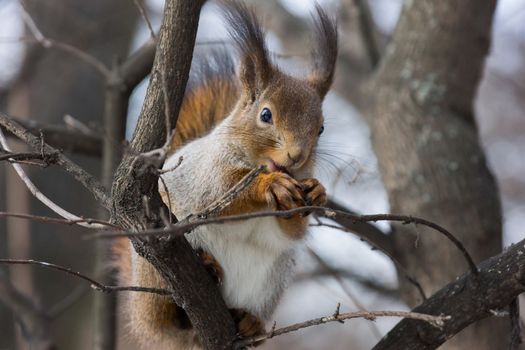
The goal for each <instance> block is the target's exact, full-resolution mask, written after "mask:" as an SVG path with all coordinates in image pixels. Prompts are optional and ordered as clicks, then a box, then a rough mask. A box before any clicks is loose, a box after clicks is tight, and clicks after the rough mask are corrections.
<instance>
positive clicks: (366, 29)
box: [353, 0, 381, 69]
mask: <svg viewBox="0 0 525 350" xmlns="http://www.w3.org/2000/svg"><path fill="white" fill-rule="evenodd" d="M353 1H354V3H355V6H356V7H357V11H358V16H359V31H360V34H361V39H362V43H363V46H364V47H365V51H366V54H367V56H368V61H369V62H370V66H371V67H372V69H373V68H375V67H377V65H378V64H379V61H380V59H381V55H380V52H379V45H378V44H377V40H376V37H375V30H374V28H375V25H374V20H373V18H372V14H371V13H370V8H369V7H368V2H367V0H353Z"/></svg>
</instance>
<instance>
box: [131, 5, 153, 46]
mask: <svg viewBox="0 0 525 350" xmlns="http://www.w3.org/2000/svg"><path fill="white" fill-rule="evenodd" d="M133 2H134V3H135V6H137V9H138V10H139V12H140V15H141V16H142V18H144V21H145V22H146V25H147V26H148V29H149V34H150V36H151V38H152V39H153V40H157V36H156V35H155V31H154V30H153V26H152V25H151V21H150V19H149V17H148V14H147V12H146V9H145V8H144V6H143V5H142V2H141V1H140V0H133Z"/></svg>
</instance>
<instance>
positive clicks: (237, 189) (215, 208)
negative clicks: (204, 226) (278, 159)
mask: <svg viewBox="0 0 525 350" xmlns="http://www.w3.org/2000/svg"><path fill="white" fill-rule="evenodd" d="M265 169H266V166H264V165H261V166H259V167H257V168H254V169H252V170H251V171H250V172H249V173H248V174H246V175H245V176H244V177H243V178H242V179H241V180H240V181H239V182H238V183H237V184H235V186H233V187H232V188H231V189H229V190H228V191H227V192H226V193H225V194H224V195H222V196H221V198H219V199H218V200H216V201H215V202H214V203H212V204H211V205H210V206H208V207H207V208H206V209H204V210H203V211H202V212H200V213H198V214H197V215H195V217H196V218H198V219H206V218H209V217H213V216H215V215H217V214H219V213H220V212H221V211H222V210H224V209H225V208H227V207H228V206H229V205H230V204H231V203H232V201H233V200H234V199H235V197H237V196H238V195H239V193H241V192H242V191H244V189H245V188H246V187H248V186H249V185H250V184H251V183H252V182H253V181H254V180H255V178H256V177H257V176H258V175H259V174H260V173H262V172H263V171H264V170H265Z"/></svg>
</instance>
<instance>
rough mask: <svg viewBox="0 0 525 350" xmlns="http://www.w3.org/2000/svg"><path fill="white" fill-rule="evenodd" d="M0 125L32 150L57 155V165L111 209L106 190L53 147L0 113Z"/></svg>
mask: <svg viewBox="0 0 525 350" xmlns="http://www.w3.org/2000/svg"><path fill="white" fill-rule="evenodd" d="M0 125H2V126H4V127H5V128H6V129H7V130H8V131H9V132H11V133H12V134H13V135H15V136H17V137H18V138H19V139H21V140H22V141H24V142H26V143H27V144H28V145H29V146H30V147H31V148H33V149H34V150H38V151H42V152H44V153H48V154H57V164H58V165H60V166H62V167H63V168H64V170H66V171H67V172H68V173H69V174H70V175H72V176H73V177H74V178H75V179H76V180H77V181H79V182H80V183H81V184H82V185H84V187H85V188H86V189H87V190H89V191H90V192H91V193H92V194H93V195H94V196H95V198H96V199H97V200H98V201H99V202H100V204H102V206H104V207H105V208H107V209H109V208H110V207H111V203H110V199H109V196H108V194H107V192H106V189H105V188H104V187H102V185H101V184H100V183H99V182H98V181H97V180H96V179H95V178H94V177H93V176H92V175H90V174H89V173H88V172H86V171H85V170H84V169H82V168H81V167H79V166H78V165H77V164H75V163H74V162H73V161H71V160H70V159H69V158H67V157H66V156H64V155H63V154H61V153H60V152H58V151H57V150H56V149H54V148H53V147H51V146H49V145H48V144H46V143H45V142H43V141H42V140H41V139H40V138H39V137H36V136H34V135H33V134H31V133H30V132H29V131H27V130H26V129H24V128H23V127H22V126H20V125H19V124H18V123H16V122H15V121H13V120H12V119H11V118H9V117H8V116H7V114H5V113H2V112H0Z"/></svg>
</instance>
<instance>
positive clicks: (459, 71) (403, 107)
mask: <svg viewBox="0 0 525 350" xmlns="http://www.w3.org/2000/svg"><path fill="white" fill-rule="evenodd" d="M495 6H496V1H495V0H491V1H483V2H478V1H475V0H465V1H460V2H458V1H454V0H444V1H436V0H419V1H407V2H405V7H404V9H403V12H402V15H401V18H400V20H399V23H398V25H397V28H396V30H395V33H394V36H393V40H392V42H391V44H390V45H389V47H388V49H387V52H386V55H385V57H384V58H383V61H382V62H381V64H380V66H379V68H378V71H377V73H376V75H375V76H374V78H373V79H372V81H371V82H370V83H369V85H368V89H367V91H368V96H369V98H370V100H369V104H368V107H367V108H366V110H365V115H366V116H367V118H368V122H369V125H370V128H371V131H372V141H373V147H374V150H375V153H376V155H377V157H378V160H379V168H380V171H381V175H382V179H383V182H384V184H385V187H386V189H387V191H388V195H389V202H390V206H391V212H392V213H404V214H410V215H415V216H418V217H423V218H426V219H428V220H431V221H434V222H437V223H439V224H440V225H442V226H444V227H445V228H447V229H449V230H451V231H452V232H453V233H455V234H456V235H457V236H458V238H459V239H460V240H461V241H462V242H463V243H464V244H465V245H466V247H467V249H468V250H469V252H470V253H471V254H472V255H473V257H474V259H476V260H477V261H479V260H481V259H484V258H487V257H489V256H492V255H495V254H496V253H497V252H498V251H499V250H500V247H501V233H502V232H501V230H502V224H501V209H500V202H499V198H498V189H497V187H496V184H495V181H494V178H493V176H492V174H491V173H490V171H489V169H488V168H487V165H486V162H485V156H484V153H483V150H482V149H481V146H480V143H479V140H478V134H477V129H476V124H475V120H474V117H473V111H472V104H473V99H474V97H475V93H476V89H477V86H478V83H479V80H480V76H481V71H482V66H483V62H484V58H485V56H486V54H487V51H488V48H489V37H490V29H491V22H492V16H493V13H494V9H495ZM393 228H394V231H395V234H394V237H393V238H394V242H395V243H394V245H395V247H394V249H395V250H396V251H397V257H398V258H399V260H400V261H401V262H402V264H403V265H404V266H405V267H407V269H408V270H409V271H411V272H412V273H413V274H414V275H415V277H416V278H417V279H418V280H419V281H420V283H421V284H422V285H423V288H424V289H425V291H426V293H427V295H428V294H432V293H434V292H435V291H436V290H437V289H438V288H440V287H441V286H443V285H444V284H445V283H447V282H449V281H451V280H454V279H455V278H456V276H458V275H459V274H460V273H461V272H463V271H465V270H466V265H465V262H464V260H463V258H462V257H461V256H460V255H459V254H458V252H457V251H456V250H455V249H454V247H453V246H452V245H451V244H450V243H448V242H446V241H444V240H443V238H442V237H439V236H438V235H436V234H434V233H432V232H430V231H429V230H428V229H426V228H423V227H414V226H410V225H399V224H395V225H394V226H393ZM414 245H416V246H414ZM401 289H402V291H403V292H404V293H403V295H404V299H405V301H406V302H407V303H408V304H409V305H412V306H413V305H415V304H418V303H419V302H420V301H421V300H420V299H419V296H418V294H417V293H416V291H415V290H414V289H413V287H412V286H411V285H410V284H408V283H406V281H404V280H401ZM503 323H505V320H491V321H490V322H486V323H483V324H479V323H478V324H475V325H474V326H473V327H470V328H469V329H468V330H466V331H464V332H463V333H462V334H461V335H459V336H458V337H456V338H455V339H454V340H453V341H452V342H449V343H447V345H446V348H448V349H501V348H503V346H504V344H505V343H506V341H507V337H506V335H507V333H506V332H505V331H504V330H502V329H503V328H502V327H503V326H502V324H503Z"/></svg>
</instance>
